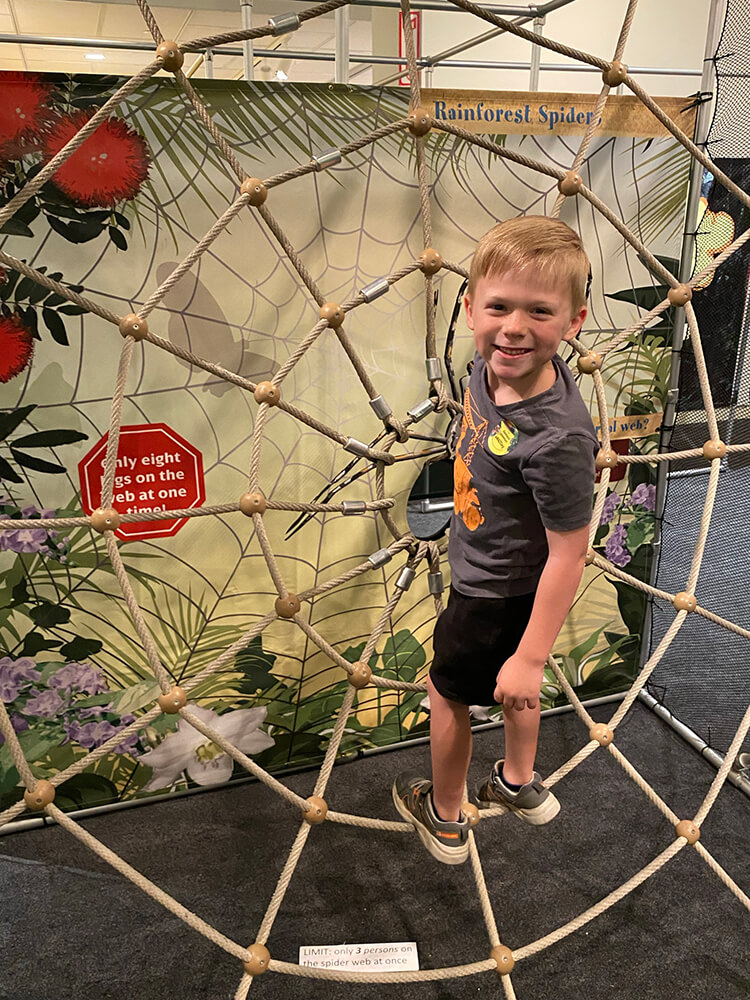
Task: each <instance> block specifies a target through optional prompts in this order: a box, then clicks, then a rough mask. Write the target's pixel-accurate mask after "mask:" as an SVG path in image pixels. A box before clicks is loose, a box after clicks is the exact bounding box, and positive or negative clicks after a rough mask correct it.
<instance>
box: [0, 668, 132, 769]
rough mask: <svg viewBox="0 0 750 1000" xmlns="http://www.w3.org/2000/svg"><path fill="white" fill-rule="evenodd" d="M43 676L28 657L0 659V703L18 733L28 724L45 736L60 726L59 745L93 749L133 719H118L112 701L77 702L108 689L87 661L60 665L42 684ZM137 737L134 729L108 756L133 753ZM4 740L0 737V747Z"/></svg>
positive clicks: (98, 673) (127, 716)
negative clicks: (44, 733)
mask: <svg viewBox="0 0 750 1000" xmlns="http://www.w3.org/2000/svg"><path fill="white" fill-rule="evenodd" d="M42 677H43V674H42V671H41V670H40V668H39V667H38V666H37V664H36V663H35V662H34V660H32V659H31V658H30V657H28V656H23V657H21V658H20V659H18V660H13V659H11V658H10V657H8V656H4V657H2V658H0V699H2V701H3V702H5V703H6V704H7V705H9V706H10V710H9V715H10V719H11V723H12V725H13V729H14V730H15V732H17V733H20V732H23V731H24V730H26V729H29V728H31V727H32V726H45V727H47V729H46V731H47V732H49V728H48V727H49V726H50V723H52V724H56V725H58V726H59V732H60V742H61V743H68V742H70V741H73V742H74V743H78V745H79V746H82V747H84V748H85V749H87V750H92V749H94V748H95V747H99V746H101V745H102V744H103V743H106V742H107V740H109V739H111V737H112V736H115V735H116V734H117V733H119V732H121V731H122V730H123V729H125V727H126V726H129V725H130V723H131V722H134V721H135V716H134V715H131V714H126V715H123V716H121V717H120V716H118V715H117V713H116V710H115V709H114V707H113V705H112V704H111V703H110V704H107V705H84V704H81V700H82V698H81V696H83V697H87V696H90V695H97V694H102V693H104V692H106V691H107V685H106V684H105V682H104V678H103V677H102V674H101V672H100V671H99V670H97V668H96V667H92V666H91V665H90V664H88V663H64V664H62V665H61V666H60V667H59V668H58V669H57V670H55V671H54V672H53V673H52V674H51V675H50V676H49V677H48V678H47V679H46V681H43V680H42ZM41 720H46V721H41ZM139 738H140V733H139V732H138V731H136V732H135V733H133V734H131V735H130V736H128V737H127V738H126V739H125V740H123V742H122V743H120V744H119V745H117V746H116V747H114V750H113V752H114V753H130V754H133V753H135V752H136V748H137V744H138V740H139ZM3 742H4V737H3V736H2V735H0V745H2V743H3Z"/></svg>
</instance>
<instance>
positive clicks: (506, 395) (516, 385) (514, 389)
mask: <svg viewBox="0 0 750 1000" xmlns="http://www.w3.org/2000/svg"><path fill="white" fill-rule="evenodd" d="M485 374H486V383H485V384H486V388H487V392H488V394H489V397H490V399H491V400H492V401H493V402H494V404H495V406H508V405H509V404H510V403H519V402H521V400H524V399H531V397H532V396H538V395H539V394H540V393H542V392H546V391H547V389H551V388H552V386H553V385H554V384H555V382H556V381H557V371H556V370H555V366H554V364H553V362H552V361H548V362H547V363H546V364H545V365H543V366H542V368H540V369H539V370H538V371H535V372H531V373H530V374H529V376H528V377H526V378H520V379H513V381H512V382H508V381H502V380H500V379H499V378H498V377H497V376H496V375H495V373H494V372H493V371H491V369H490V367H489V365H486V366H485Z"/></svg>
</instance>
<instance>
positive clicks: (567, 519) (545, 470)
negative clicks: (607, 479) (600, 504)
mask: <svg viewBox="0 0 750 1000" xmlns="http://www.w3.org/2000/svg"><path fill="white" fill-rule="evenodd" d="M595 455H596V444H595V442H594V439H593V437H590V436H589V435H587V434H567V435H565V436H561V437H559V438H557V439H556V440H554V441H551V442H549V443H547V444H544V445H542V447H541V448H538V449H537V450H536V451H535V452H534V454H533V455H532V456H531V457H530V458H529V459H528V461H527V462H526V463H525V464H524V467H523V469H522V470H521V471H522V475H523V478H524V482H525V483H526V485H527V486H528V488H529V489H530V490H531V494H532V496H533V498H534V503H535V505H536V508H537V510H538V511H539V517H540V519H541V522H542V524H543V525H544V527H545V528H547V529H548V530H549V531H575V530H576V529H577V528H582V527H583V526H584V525H586V524H588V523H589V521H590V520H591V509H592V502H593V493H594V476H595V468H594V460H595Z"/></svg>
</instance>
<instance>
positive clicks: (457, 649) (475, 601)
mask: <svg viewBox="0 0 750 1000" xmlns="http://www.w3.org/2000/svg"><path fill="white" fill-rule="evenodd" d="M535 596H536V594H535V593H531V594H522V595H520V596H519V597H466V596H465V595H464V594H461V593H459V591H457V590H455V589H454V588H453V587H451V589H450V597H449V598H448V606H447V607H446V609H445V611H443V613H442V615H440V617H439V618H438V620H437V624H436V625H435V633H434V637H433V646H434V649H435V653H434V656H433V660H432V666H431V667H430V677H431V679H432V683H433V684H434V685H435V687H436V688H437V690H438V691H439V692H440V694H441V695H442V696H443V697H444V698H448V699H450V700H451V701H458V702H461V703H462V704H463V705H494V704H495V685H496V684H497V675H498V673H499V671H500V668H501V667H502V665H503V663H505V661H506V660H507V659H508V658H509V657H511V656H512V655H513V654H514V653H515V651H516V649H517V648H518V644H519V642H520V641H521V638H522V636H523V633H524V632H525V630H526V626H527V625H528V622H529V618H530V617H531V609H532V608H533V606H534V597H535Z"/></svg>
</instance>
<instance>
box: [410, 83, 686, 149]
mask: <svg viewBox="0 0 750 1000" xmlns="http://www.w3.org/2000/svg"><path fill="white" fill-rule="evenodd" d="M596 99H597V95H596V94H566V93H553V92H542V91H534V92H533V93H529V92H528V91H525V90H507V91H497V92H492V91H485V90H423V91H422V104H423V105H424V107H426V108H428V109H429V110H430V112H431V113H432V115H433V117H434V118H435V119H436V120H437V121H439V122H440V121H444V122H451V124H453V125H459V126H461V128H464V129H466V131H467V132H475V133H478V134H483V135H498V134H509V133H522V134H524V135H529V134H536V135H549V134H550V133H551V134H552V135H577V134H580V133H583V132H584V131H585V129H586V126H587V125H589V124H590V123H591V121H592V120H593V118H594V111H595V106H596ZM654 100H655V102H656V103H657V104H658V105H659V107H660V108H661V109H662V110H663V111H664V113H665V114H666V115H667V116H668V117H669V118H671V119H672V121H673V122H675V124H677V125H678V126H679V127H680V128H681V129H682V131H683V132H684V133H685V134H686V135H687V136H690V137H692V135H693V128H694V125H695V111H696V109H695V106H693V101H692V99H691V98H689V97H655V98H654ZM599 132H600V133H603V134H605V135H626V136H643V137H644V138H645V137H657V136H664V135H668V134H669V133H668V132H667V129H665V128H664V126H663V125H662V124H661V122H659V121H658V120H657V119H656V118H655V117H654V115H653V114H652V113H651V112H650V111H649V110H648V108H646V107H645V106H644V105H643V104H641V102H640V101H639V100H638V98H637V97H635V96H633V95H629V94H626V95H623V96H619V95H617V94H614V95H611V96H610V97H608V98H607V103H606V105H605V107H604V120H603V121H602V122H601V125H600V128H599Z"/></svg>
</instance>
